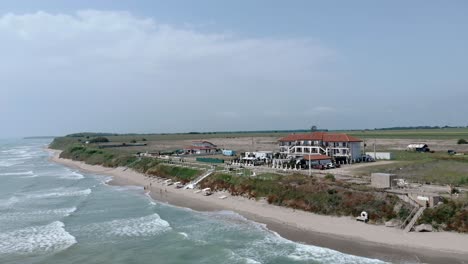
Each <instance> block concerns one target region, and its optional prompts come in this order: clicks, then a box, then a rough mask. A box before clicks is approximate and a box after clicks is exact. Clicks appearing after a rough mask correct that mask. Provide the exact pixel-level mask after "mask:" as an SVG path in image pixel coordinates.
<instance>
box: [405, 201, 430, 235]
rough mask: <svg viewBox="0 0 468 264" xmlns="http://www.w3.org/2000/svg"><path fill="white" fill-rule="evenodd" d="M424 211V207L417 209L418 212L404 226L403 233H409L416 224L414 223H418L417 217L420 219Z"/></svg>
mask: <svg viewBox="0 0 468 264" xmlns="http://www.w3.org/2000/svg"><path fill="white" fill-rule="evenodd" d="M425 209H426V207H424V206H423V207H419V209H418V211H417V212H416V214H414V216H413V218H412V219H411V221H410V222H409V223H408V225H406V227H405V232H410V231H411V229H412V228H413V226H414V224H416V221H418V219H419V217H421V215H422V214H423V212H424V210H425Z"/></svg>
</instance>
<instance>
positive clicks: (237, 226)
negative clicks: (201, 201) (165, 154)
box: [0, 139, 380, 264]
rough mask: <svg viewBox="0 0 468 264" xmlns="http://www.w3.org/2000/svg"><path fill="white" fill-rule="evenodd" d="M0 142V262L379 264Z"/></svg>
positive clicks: (35, 147) (40, 143) (24, 145)
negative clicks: (153, 195) (174, 202)
mask: <svg viewBox="0 0 468 264" xmlns="http://www.w3.org/2000/svg"><path fill="white" fill-rule="evenodd" d="M48 143H49V141H48V140H43V139H41V140H19V139H18V140H0V263H3V264H5V263H47V264H53V263H113V264H115V263H174V264H176V263H177V264H178V263H379V262H380V261H378V260H371V259H366V258H362V257H356V256H351V255H346V254H343V253H340V252H337V251H333V250H330V249H325V248H320V247H314V246H308V245H303V244H299V243H295V242H292V241H289V240H286V239H284V238H282V237H280V236H278V235H277V234H275V233H273V232H271V231H269V230H267V229H266V228H265V227H264V226H263V225H261V224H258V223H254V222H251V221H248V220H246V219H245V218H243V217H242V216H240V215H238V214H235V213H233V212H229V211H221V212H195V211H192V210H190V209H183V208H178V207H173V206H170V205H166V204H162V203H158V202H157V201H153V200H151V199H150V198H149V197H148V196H146V195H145V194H144V192H143V189H142V188H137V187H114V186H108V185H106V184H105V183H106V181H108V180H109V177H107V176H104V175H93V174H86V173H83V172H79V171H76V170H73V169H69V168H66V167H64V166H62V165H58V164H54V163H51V162H49V161H48V157H49V153H48V152H46V151H44V150H43V147H44V146H46V145H47V144H48Z"/></svg>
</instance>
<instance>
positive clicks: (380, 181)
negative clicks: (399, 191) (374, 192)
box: [371, 173, 396, 188]
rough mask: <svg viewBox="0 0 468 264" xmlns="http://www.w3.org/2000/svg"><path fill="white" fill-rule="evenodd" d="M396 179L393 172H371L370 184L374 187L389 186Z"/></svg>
mask: <svg viewBox="0 0 468 264" xmlns="http://www.w3.org/2000/svg"><path fill="white" fill-rule="evenodd" d="M395 179H396V175H395V174H388V173H372V174H371V185H372V187H375V188H391V187H392V186H393V185H394V182H395V181H394V180H395Z"/></svg>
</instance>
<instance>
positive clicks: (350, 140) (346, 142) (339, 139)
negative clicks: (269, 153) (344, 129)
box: [278, 132, 362, 162]
mask: <svg viewBox="0 0 468 264" xmlns="http://www.w3.org/2000/svg"><path fill="white" fill-rule="evenodd" d="M278 142H279V148H280V153H282V154H284V155H285V156H287V157H294V158H298V157H304V158H305V156H304V155H323V156H327V157H329V158H331V159H333V160H335V161H344V162H352V161H353V160H356V159H358V158H360V156H361V143H362V140H361V139H359V138H356V137H353V136H350V135H348V134H344V133H328V132H312V133H305V134H290V135H288V136H286V137H283V138H280V139H279V140H278Z"/></svg>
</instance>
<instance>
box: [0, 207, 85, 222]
mask: <svg viewBox="0 0 468 264" xmlns="http://www.w3.org/2000/svg"><path fill="white" fill-rule="evenodd" d="M75 211H76V207H70V208H58V209H50V210H36V211H27V212H12V213H2V214H0V221H5V220H7V221H14V220H18V221H25V220H35V221H38V220H44V219H50V218H57V217H67V216H69V215H70V214H72V213H73V212H75Z"/></svg>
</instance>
